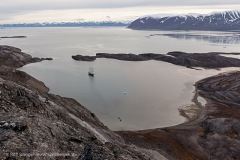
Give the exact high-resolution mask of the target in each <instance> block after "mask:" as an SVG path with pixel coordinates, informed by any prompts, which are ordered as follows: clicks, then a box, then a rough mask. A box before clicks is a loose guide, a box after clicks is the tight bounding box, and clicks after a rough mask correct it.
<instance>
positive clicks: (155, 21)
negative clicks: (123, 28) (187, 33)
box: [128, 11, 240, 31]
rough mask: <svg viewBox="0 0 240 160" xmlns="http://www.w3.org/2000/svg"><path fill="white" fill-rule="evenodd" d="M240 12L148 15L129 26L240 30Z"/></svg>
mask: <svg viewBox="0 0 240 160" xmlns="http://www.w3.org/2000/svg"><path fill="white" fill-rule="evenodd" d="M239 27H240V12H239V11H225V12H216V13H212V14H208V15H195V14H188V15H176V16H168V17H156V16H147V17H143V18H139V19H137V20H135V21H133V22H132V23H131V24H130V25H129V26H128V28H131V29H139V30H144V29H148V30H149V29H154V30H212V31H227V30H239Z"/></svg>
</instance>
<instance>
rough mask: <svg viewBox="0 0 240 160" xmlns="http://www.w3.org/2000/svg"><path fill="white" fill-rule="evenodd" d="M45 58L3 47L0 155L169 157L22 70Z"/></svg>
mask: <svg viewBox="0 0 240 160" xmlns="http://www.w3.org/2000/svg"><path fill="white" fill-rule="evenodd" d="M41 60H44V59H39V58H32V57H31V56H30V55H28V54H25V53H23V52H21V50H20V49H17V48H14V47H10V46H0V159H3V160H9V159H12V160H14V159H17V160H19V159H20V160H21V159H24V160H25V159H39V160H44V159H46V160H49V159H59V160H60V159H79V160H103V159H104V160H105V159H108V160H131V159H136V160H137V159H139V160H144V159H146V160H149V159H151V160H152V159H155V160H159V159H166V158H164V157H163V156H162V155H160V154H159V152H157V151H153V150H148V149H141V148H139V147H136V146H134V145H131V144H130V145H129V144H128V145H127V144H125V142H124V140H123V139H122V138H121V137H120V136H119V135H117V134H116V133H114V132H112V131H110V130H109V129H108V128H107V127H106V126H104V125H103V124H102V123H101V122H100V121H99V120H98V118H97V117H96V116H95V115H94V114H93V113H91V112H90V111H89V110H87V109H86V108H85V107H83V106H82V105H81V104H79V103H78V102H77V101H76V100H74V99H71V98H65V97H60V96H57V95H53V94H49V93H48V88H47V87H46V86H45V85H44V84H43V83H42V82H40V81H38V80H37V79H35V78H33V77H31V76H30V75H28V74H26V73H24V72H21V71H18V70H16V69H17V68H18V67H21V66H23V65H25V64H28V63H33V62H39V61H41Z"/></svg>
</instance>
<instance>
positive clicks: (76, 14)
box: [0, 0, 240, 23]
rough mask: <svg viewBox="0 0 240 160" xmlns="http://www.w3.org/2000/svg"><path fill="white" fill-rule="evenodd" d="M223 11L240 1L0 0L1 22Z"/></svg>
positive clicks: (239, 6)
mask: <svg viewBox="0 0 240 160" xmlns="http://www.w3.org/2000/svg"><path fill="white" fill-rule="evenodd" d="M223 10H240V0H14V1H11V0H1V2H0V23H26V22H27V23H29V22H61V21H64V22H76V21H102V20H113V21H114V20H134V19H136V18H138V17H142V16H145V15H152V14H161V15H169V14H185V13H203V14H204V13H210V12H213V11H223Z"/></svg>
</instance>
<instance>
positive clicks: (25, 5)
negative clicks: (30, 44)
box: [0, 0, 240, 12]
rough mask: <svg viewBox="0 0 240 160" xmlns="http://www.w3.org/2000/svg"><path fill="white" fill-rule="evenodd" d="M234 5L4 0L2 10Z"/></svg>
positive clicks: (175, 0)
mask: <svg viewBox="0 0 240 160" xmlns="http://www.w3.org/2000/svg"><path fill="white" fill-rule="evenodd" d="M231 4H232V5H234V4H240V1H239V0H221V1H217V2H216V1H209V0H200V1H194V0H88V1H86V0H16V1H15V2H12V1H9V0H8V1H6V0H3V1H2V2H1V4H0V11H1V12H3V11H9V10H10V11H27V10H56V9H84V8H86V9H90V8H123V7H138V6H185V5H186V6H191V5H192V6H198V5H231Z"/></svg>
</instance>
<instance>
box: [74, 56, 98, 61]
mask: <svg viewBox="0 0 240 160" xmlns="http://www.w3.org/2000/svg"><path fill="white" fill-rule="evenodd" d="M72 59H74V60H78V61H94V60H96V57H95V56H82V55H76V56H72Z"/></svg>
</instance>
